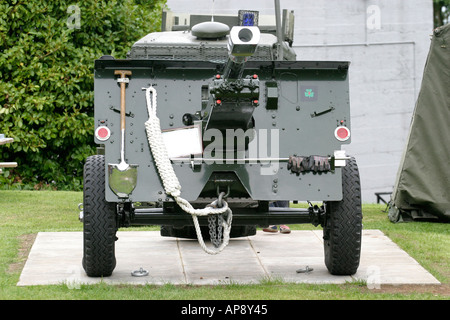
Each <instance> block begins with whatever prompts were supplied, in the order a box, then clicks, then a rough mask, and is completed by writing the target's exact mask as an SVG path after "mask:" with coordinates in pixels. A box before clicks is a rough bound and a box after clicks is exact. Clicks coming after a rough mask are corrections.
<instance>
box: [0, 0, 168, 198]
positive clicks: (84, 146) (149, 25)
mask: <svg viewBox="0 0 450 320" xmlns="http://www.w3.org/2000/svg"><path fill="white" fill-rule="evenodd" d="M164 5H165V0H123V1H114V0H112V1H99V0H85V1H80V2H78V3H75V4H74V2H73V1H67V0H52V1H46V0H33V1H24V0H22V1H21V0H6V1H5V0H3V1H1V2H0V133H3V134H5V136H7V137H11V138H14V140H15V141H14V143H12V144H9V145H3V146H1V147H0V161H16V162H18V163H19V166H18V167H17V168H15V169H12V170H4V173H3V174H2V175H0V185H3V186H5V185H6V186H11V185H16V186H22V187H23V186H36V187H37V186H42V185H47V186H48V185H50V186H52V187H53V188H57V189H67V188H69V189H79V188H80V187H81V185H82V171H83V164H84V161H85V159H86V157H87V156H89V155H91V154H93V153H95V145H94V143H93V129H94V122H93V112H94V110H93V101H94V95H93V67H94V60H95V59H98V58H99V57H101V56H102V55H112V56H115V57H116V58H125V56H126V53H127V51H128V50H129V49H130V47H131V45H132V44H133V43H134V42H135V41H137V40H138V39H139V38H141V37H142V36H144V35H145V34H147V33H150V32H153V31H158V30H159V29H160V20H161V11H162V8H163V6H164Z"/></svg>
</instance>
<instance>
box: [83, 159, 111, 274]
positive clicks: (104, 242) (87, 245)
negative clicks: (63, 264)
mask: <svg viewBox="0 0 450 320" xmlns="http://www.w3.org/2000/svg"><path fill="white" fill-rule="evenodd" d="M83 177H84V186H83V261H82V265H83V268H84V270H85V271H86V274H87V275H88V276H89V277H108V276H110V275H111V274H112V272H113V270H114V268H115V267H116V257H115V241H116V239H117V238H116V231H117V223H116V204H115V203H110V202H107V201H106V200H105V157H104V156H103V155H95V156H91V157H88V158H87V160H86V163H85V165H84V173H83Z"/></svg>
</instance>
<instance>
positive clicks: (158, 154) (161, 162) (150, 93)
mask: <svg viewBox="0 0 450 320" xmlns="http://www.w3.org/2000/svg"><path fill="white" fill-rule="evenodd" d="M143 89H145V97H146V102H147V111H148V116H149V118H148V120H147V121H146V122H145V129H146V132H147V139H148V142H149V144H150V149H151V152H152V155H153V159H154V161H155V164H156V167H157V169H158V173H159V176H160V178H161V180H162V183H163V186H164V190H165V192H166V194H168V195H171V196H172V197H173V198H174V199H175V201H176V202H177V204H178V205H179V206H180V207H181V209H183V210H184V211H185V212H187V213H189V214H191V216H192V219H193V222H194V226H195V231H196V233H197V239H198V242H199V243H200V246H201V247H202V248H203V250H204V251H205V252H206V253H208V254H217V253H219V252H221V251H222V250H223V249H224V248H225V247H226V246H227V245H228V242H229V240H230V230H231V221H232V212H231V209H230V208H229V207H228V203H227V202H226V201H224V200H221V205H222V207H220V208H218V207H217V206H218V204H219V203H218V200H215V201H213V202H212V203H211V204H209V205H207V206H206V207H205V208H203V209H195V208H194V207H192V205H191V204H190V203H189V202H188V201H187V200H185V199H183V198H182V197H181V185H180V182H179V181H178V178H177V176H176V175H175V171H174V170H173V167H172V163H171V162H170V159H169V155H168V153H167V149H166V145H165V144H164V140H163V136H162V133H161V124H160V121H159V118H158V117H157V115H156V101H157V100H156V96H157V94H156V89H155V88H153V87H152V86H150V87H148V88H143ZM218 214H226V216H227V217H226V219H223V222H222V227H223V241H222V243H221V245H220V246H219V247H217V248H215V249H209V248H207V247H206V244H205V242H204V240H203V236H202V232H201V230H200V224H199V222H198V217H199V216H208V215H218Z"/></svg>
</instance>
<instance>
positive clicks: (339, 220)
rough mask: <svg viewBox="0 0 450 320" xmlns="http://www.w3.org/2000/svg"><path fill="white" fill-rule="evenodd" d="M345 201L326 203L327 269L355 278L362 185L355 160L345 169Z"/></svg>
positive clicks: (343, 193) (359, 253)
mask: <svg viewBox="0 0 450 320" xmlns="http://www.w3.org/2000/svg"><path fill="white" fill-rule="evenodd" d="M342 196H343V198H342V200H341V201H330V202H327V203H326V215H325V223H324V228H323V234H324V237H323V239H324V251H325V265H326V266H327V269H328V271H329V272H330V273H331V274H333V275H352V274H355V273H356V270H357V269H358V267H359V261H360V255H361V233H362V211H361V183H360V178H359V171H358V166H357V164H356V160H355V159H354V158H351V159H350V160H348V162H347V165H346V166H345V167H343V168H342Z"/></svg>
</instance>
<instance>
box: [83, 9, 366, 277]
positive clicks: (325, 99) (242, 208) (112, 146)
mask: <svg viewBox="0 0 450 320" xmlns="http://www.w3.org/2000/svg"><path fill="white" fill-rule="evenodd" d="M275 8H276V10H275V13H276V14H275V22H276V23H275V27H270V26H265V25H262V24H261V23H258V22H259V21H262V20H263V19H262V18H263V17H262V16H261V17H260V16H259V15H258V12H256V11H243V10H242V11H239V12H238V13H237V14H236V15H235V16H219V15H215V16H214V17H213V18H212V17H210V16H200V15H198V16H195V15H191V16H190V17H189V22H188V23H187V25H186V26H180V25H175V26H172V28H171V29H172V30H178V31H162V32H156V33H151V34H148V35H147V36H145V37H144V38H142V39H140V40H139V41H137V42H136V43H135V44H134V45H133V46H132V48H131V50H130V51H129V54H128V56H127V58H126V59H122V60H119V59H114V58H113V57H111V56H104V57H102V58H100V59H98V60H97V61H96V62H95V82H94V86H95V88H94V90H95V134H94V136H95V142H96V143H97V144H98V145H99V146H100V147H99V149H98V150H99V151H98V154H97V155H94V156H91V157H89V158H88V159H87V161H86V164H85V169H84V198H83V212H82V213H83V216H82V220H83V224H84V253H83V262H82V263H83V267H84V269H85V271H86V273H87V275H88V276H93V277H95V276H109V275H111V273H112V272H113V270H114V268H115V264H116V258H115V252H114V248H115V241H116V240H117V238H116V231H117V230H118V228H120V227H128V226H135V225H159V226H161V235H162V236H169V237H184V238H197V239H198V241H199V243H200V246H201V247H202V248H203V250H204V251H205V252H207V253H209V254H216V253H219V252H220V251H222V250H223V249H224V248H225V247H226V245H227V244H228V241H229V239H230V238H233V237H242V236H251V235H254V234H255V233H256V227H258V226H259V227H264V226H268V225H273V224H297V223H312V224H313V225H314V226H319V225H320V226H322V227H323V240H324V252H325V264H326V266H327V268H328V270H329V271H330V273H332V274H353V273H355V272H356V270H357V268H358V266H359V259H360V248H361V228H362V213H361V192H360V181H359V173H358V168H357V165H356V162H355V159H354V158H351V157H348V156H346V155H345V151H343V150H341V146H342V145H343V144H349V143H350V141H351V136H350V132H351V126H350V105H349V81H348V68H349V62H346V61H297V60H296V54H295V52H294V50H293V49H292V48H291V45H292V41H293V36H292V35H293V13H292V12H288V11H286V10H284V11H283V14H281V11H280V9H279V4H278V1H275ZM281 16H283V19H282V18H281ZM165 17H167V13H166V14H165ZM212 20H214V21H212ZM167 21H173V19H172V20H171V19H165V24H166V26H165V27H167V28H168V26H167ZM169 27H170V26H169ZM281 201H290V202H294V203H297V202H302V203H304V204H306V205H304V206H303V208H290V207H279V206H272V205H271V204H272V203H274V202H281ZM207 239H208V240H210V241H211V243H209V242H208V244H206V243H205V240H207Z"/></svg>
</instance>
